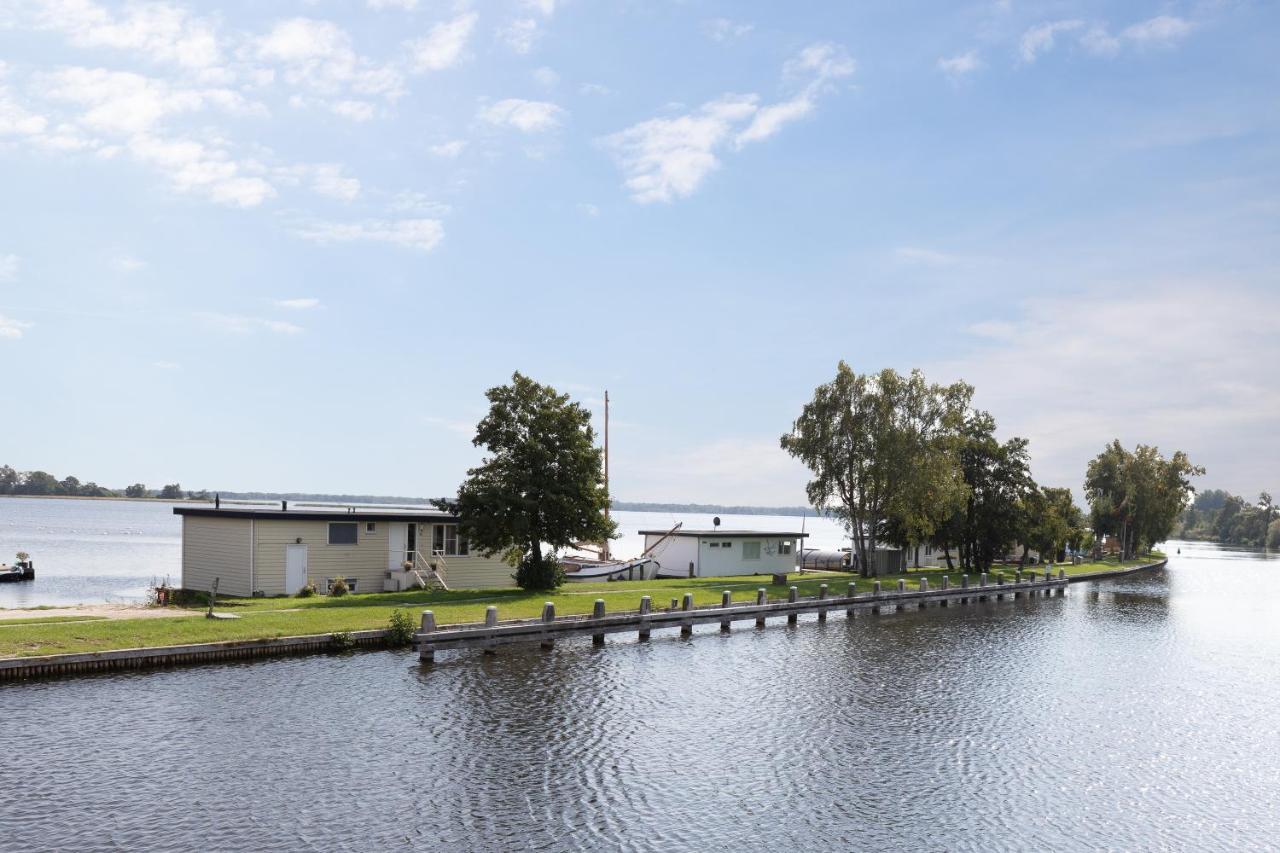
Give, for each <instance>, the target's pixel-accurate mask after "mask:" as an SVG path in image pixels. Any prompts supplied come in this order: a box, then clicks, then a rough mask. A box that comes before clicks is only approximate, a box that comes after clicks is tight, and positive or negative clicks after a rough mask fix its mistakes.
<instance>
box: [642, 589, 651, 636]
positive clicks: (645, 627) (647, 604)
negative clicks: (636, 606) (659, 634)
mask: <svg viewBox="0 0 1280 853" xmlns="http://www.w3.org/2000/svg"><path fill="white" fill-rule="evenodd" d="M652 609H653V599H651V598H650V597H649V596H647V595H642V596H640V634H639V639H641V640H647V639H649V620H648V618H647V617H648V616H649V611H650V610H652Z"/></svg>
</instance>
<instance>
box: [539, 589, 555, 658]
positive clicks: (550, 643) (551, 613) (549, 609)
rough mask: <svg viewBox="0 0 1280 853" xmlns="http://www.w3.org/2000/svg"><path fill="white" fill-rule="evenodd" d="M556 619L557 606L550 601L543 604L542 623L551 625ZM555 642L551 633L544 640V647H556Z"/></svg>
mask: <svg viewBox="0 0 1280 853" xmlns="http://www.w3.org/2000/svg"><path fill="white" fill-rule="evenodd" d="M554 621H556V606H555V605H554V604H552V603H551V602H550V601H548V602H546V603H545V604H543V605H542V623H543V624H544V625H550V624H551V623H552V622H554ZM555 644H556V643H555V640H552V639H551V637H550V635H548V636H547V637H546V638H544V639H543V641H542V648H544V649H550V648H552V647H554V646H555Z"/></svg>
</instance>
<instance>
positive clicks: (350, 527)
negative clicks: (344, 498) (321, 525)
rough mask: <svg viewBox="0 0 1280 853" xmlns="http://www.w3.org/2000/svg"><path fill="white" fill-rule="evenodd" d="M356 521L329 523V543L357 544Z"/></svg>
mask: <svg viewBox="0 0 1280 853" xmlns="http://www.w3.org/2000/svg"><path fill="white" fill-rule="evenodd" d="M358 526H359V525H357V524H356V523H355V522H354V521H332V522H330V523H329V544H330V545H354V544H356V535H357V533H356V528H357V527H358Z"/></svg>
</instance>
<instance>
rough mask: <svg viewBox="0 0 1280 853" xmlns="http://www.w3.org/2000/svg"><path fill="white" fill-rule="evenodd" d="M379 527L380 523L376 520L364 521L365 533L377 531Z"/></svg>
mask: <svg viewBox="0 0 1280 853" xmlns="http://www.w3.org/2000/svg"><path fill="white" fill-rule="evenodd" d="M377 529H378V523H377V522H376V521H366V522H365V523H364V532H365V533H373V532H375V531H376V530H377Z"/></svg>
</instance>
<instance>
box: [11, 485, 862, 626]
mask: <svg viewBox="0 0 1280 853" xmlns="http://www.w3.org/2000/svg"><path fill="white" fill-rule="evenodd" d="M174 506H175V505H174V504H171V503H163V502H160V501H122V500H76V499H65V498H64V499H57V498H48V499H46V498H0V562H12V561H13V555H14V554H16V553H17V552H18V551H26V552H28V553H29V554H31V558H32V560H34V561H35V564H36V578H35V580H34V581H32V582H28V583H14V584H0V607H35V606H37V605H56V604H97V603H103V602H137V601H142V600H144V599H145V598H146V595H147V590H148V588H150V587H151V586H154V585H155V584H156V583H157V582H159V581H161V580H164V579H165V578H168V579H169V580H170V581H171V582H172V583H175V584H176V583H177V582H178V581H179V579H180V577H181V574H182V520H181V518H179V517H178V516H176V515H174V514H173V507H174ZM614 518H615V519H617V521H618V532H619V534H620V538H619V539H618V541H617V542H616V543H614V552H615V554H616V555H617V556H619V557H627V556H638V555H639V554H640V552H641V551H642V550H644V537H642V536H640V535H639V531H640V530H649V529H660V530H668V529H670V528H671V527H672V526H673V525H675V524H676V523H677V522H684V523H685V525H686V526H688V527H710V526H711V520H712V518H713V516H711V515H708V514H702V515H699V514H683V513H675V514H672V513H660V512H616V513H614ZM724 524H725V526H726V527H743V528H749V529H753V530H780V531H791V530H795V531H799V530H800V528H801V525H802V524H803V525H804V529H805V532H807V533H809V534H811V535H810V538H809V539H808V540H806V541H807V542H808V545H809V547H817V548H838V547H840V543H841V542H845V544H847V539H846V538H845V536H844V533H843V531H842V530H841V528H840V526H839V525H838V524H836V523H835V522H833V521H831V520H830V519H828V518H808V519H801V518H799V517H795V516H767V515H731V516H730V515H727V516H725V517H724Z"/></svg>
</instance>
